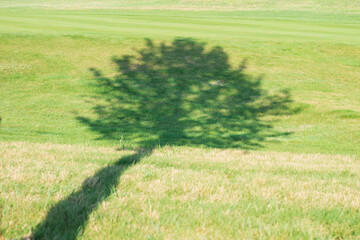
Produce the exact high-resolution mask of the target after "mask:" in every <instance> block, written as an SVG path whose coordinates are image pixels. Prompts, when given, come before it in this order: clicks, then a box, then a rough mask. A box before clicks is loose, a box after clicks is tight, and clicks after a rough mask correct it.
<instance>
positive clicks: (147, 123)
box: [77, 39, 292, 149]
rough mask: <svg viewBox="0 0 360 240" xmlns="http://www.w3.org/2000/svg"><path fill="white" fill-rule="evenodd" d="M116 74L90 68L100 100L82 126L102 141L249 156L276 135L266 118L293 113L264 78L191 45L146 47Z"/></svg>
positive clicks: (120, 61)
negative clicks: (247, 153) (233, 151)
mask: <svg viewBox="0 0 360 240" xmlns="http://www.w3.org/2000/svg"><path fill="white" fill-rule="evenodd" d="M113 62H114V63H115V64H116V66H117V69H118V74H117V75H116V76H115V77H112V78H110V77H106V76H104V75H103V74H102V73H101V71H100V70H98V69H95V68H92V69H91V71H93V73H94V75H95V77H96V80H97V83H96V87H97V89H98V91H99V96H100V97H99V96H98V98H97V99H96V100H95V103H94V104H95V105H94V109H93V110H94V112H95V113H96V115H97V117H95V118H94V117H93V118H91V117H84V116H78V117H77V118H78V120H80V121H81V122H82V123H84V124H86V125H88V126H89V127H90V128H91V129H92V130H93V131H95V132H98V133H100V134H101V138H102V139H116V140H124V142H129V143H132V144H136V145H138V146H151V147H152V146H159V145H177V146H179V145H182V146H184V145H185V146H205V147H217V148H243V149H249V148H250V149H251V148H257V147H260V146H261V142H263V141H265V140H266V138H267V137H269V136H280V135H286V134H288V133H284V132H278V131H274V129H273V127H272V124H271V122H270V121H265V120H264V117H265V116H276V115H281V114H290V113H291V112H292V110H291V109H290V107H289V106H290V103H291V98H290V94H289V91H287V90H281V91H278V92H275V93H272V94H270V93H268V92H267V91H265V90H264V89H262V86H261V81H262V79H261V77H258V78H254V77H252V76H250V75H248V74H246V73H244V69H245V68H246V61H243V62H242V63H241V64H240V66H239V67H238V68H232V67H231V65H230V63H229V59H228V55H227V54H226V52H225V51H224V50H223V49H222V48H221V47H219V46H216V47H213V48H206V44H205V43H202V42H197V41H195V40H192V39H175V40H174V41H173V42H172V43H170V44H166V43H164V42H163V43H160V44H156V43H154V42H153V41H151V40H149V39H148V40H146V46H145V47H144V48H142V49H140V50H138V51H137V55H125V56H122V57H120V58H114V59H113Z"/></svg>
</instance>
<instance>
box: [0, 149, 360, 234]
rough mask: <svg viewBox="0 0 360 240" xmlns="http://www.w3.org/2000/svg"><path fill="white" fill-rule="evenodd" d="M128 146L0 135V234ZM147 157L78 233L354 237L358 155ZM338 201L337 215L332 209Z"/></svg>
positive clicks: (18, 227) (21, 228) (26, 222)
mask: <svg viewBox="0 0 360 240" xmlns="http://www.w3.org/2000/svg"><path fill="white" fill-rule="evenodd" d="M131 154H134V151H131V150H117V149H116V148H112V147H92V146H84V145H61V144H50V143H45V144H40V143H26V142H1V143H0V156H1V162H0V164H1V167H0V183H1V189H2V191H1V192H0V199H1V201H2V203H3V209H2V213H3V215H2V221H1V231H2V234H4V236H6V237H8V238H14V237H19V236H25V235H30V234H31V231H34V229H35V226H36V225H37V224H38V223H41V222H43V221H44V219H45V218H46V217H48V216H47V213H48V211H49V209H50V208H51V207H56V206H57V204H59V201H61V200H63V202H66V201H67V200H66V198H67V197H68V196H69V195H70V194H71V193H74V191H78V193H79V192H80V194H83V192H82V191H84V190H81V185H83V183H84V182H86V185H88V186H93V187H96V186H97V184H99V183H100V184H101V181H102V180H101V175H96V173H97V172H99V171H101V170H102V169H104V168H105V167H106V166H110V165H111V164H113V163H114V162H116V161H118V160H119V159H122V158H123V157H124V156H127V155H131ZM143 157H144V158H143V159H142V160H141V161H140V162H139V163H137V164H133V165H130V166H129V168H128V169H127V170H126V171H125V172H124V173H122V174H121V176H120V177H119V179H120V182H119V183H118V184H117V185H115V186H113V188H114V189H113V190H112V193H111V194H110V195H109V196H108V197H106V198H105V199H104V200H103V201H101V202H99V203H97V204H98V205H97V206H96V208H95V209H94V211H92V212H90V213H89V219H88V221H87V222H86V223H85V229H84V232H83V234H82V235H81V237H80V238H81V239H99V237H100V238H107V239H116V238H118V237H119V236H122V237H124V238H128V237H129V238H139V239H144V238H146V237H149V236H150V237H154V238H162V239H172V238H176V237H180V238H184V239H192V238H196V239H201V238H203V237H206V238H213V239H214V238H219V237H220V236H229V237H230V238H239V237H240V238H248V237H250V238H258V237H262V236H263V237H264V236H272V237H274V238H281V236H284V237H286V236H288V237H289V236H292V234H294V233H295V232H297V234H299V235H298V236H300V237H316V236H317V237H320V238H325V237H330V238H333V237H336V236H340V237H345V238H346V237H352V238H354V239H357V238H358V235H356V234H358V230H356V229H355V228H357V227H358V224H357V225H356V221H357V220H360V215H359V209H360V202H359V199H360V190H359V189H360V179H359V176H360V164H359V163H360V160H359V159H358V158H357V157H351V156H344V155H325V154H293V153H277V152H256V151H241V150H219V149H195V148H185V147H164V148H159V149H155V150H154V151H153V152H152V154H150V155H149V156H145V155H144V156H143ZM109 171H110V170H109ZM111 171H113V170H111ZM99 178H100V179H99ZM85 180H86V181H85ZM78 196H82V197H81V199H79V201H84V200H86V196H85V195H78ZM336 209H338V210H336ZM335 210H336V211H339V213H338V214H339V216H340V217H341V218H344V216H345V220H344V221H343V222H342V221H341V218H339V219H338V218H336V216H335V217H334V216H331V214H330V213H332V212H333V211H335ZM259 211H260V212H259ZM324 212H325V213H324ZM214 214H215V215H214ZM327 214H330V215H327ZM190 216H191V217H190ZM174 219H175V220H174ZM290 219H291V220H290ZM186 221H188V222H186ZM287 221H291V222H292V223H291V226H290V225H288V223H287ZM259 222H262V223H263V226H258V225H257V224H259ZM227 224H229V225H227ZM255 226H258V227H255ZM31 229H32V230H31ZM70 230H71V229H70ZM265 232H267V234H268V235H266V234H265ZM109 233H110V234H109ZM264 234H265V235H264ZM354 234H355V235H354ZM220 238H221V237H220Z"/></svg>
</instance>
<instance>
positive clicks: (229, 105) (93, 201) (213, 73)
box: [31, 39, 296, 239]
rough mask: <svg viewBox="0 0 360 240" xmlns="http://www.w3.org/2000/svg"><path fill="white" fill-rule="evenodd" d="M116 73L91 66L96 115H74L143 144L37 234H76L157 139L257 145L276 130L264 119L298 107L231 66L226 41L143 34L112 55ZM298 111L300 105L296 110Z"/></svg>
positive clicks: (107, 133) (54, 212)
mask: <svg viewBox="0 0 360 240" xmlns="http://www.w3.org/2000/svg"><path fill="white" fill-rule="evenodd" d="M113 61H114V63H115V64H116V66H117V69H118V74H117V75H116V76H115V77H106V76H104V75H103V74H102V73H101V71H100V70H98V69H95V68H92V69H91V71H92V72H93V73H94V75H95V79H96V88H97V90H98V95H97V96H95V98H94V108H93V110H94V113H95V117H85V116H78V117H77V119H78V120H79V121H80V122H82V123H84V124H86V125H88V126H89V127H90V128H91V129H92V130H93V131H95V132H97V133H99V134H100V135H101V138H102V139H111V140H122V141H123V142H126V143H132V144H135V145H137V146H139V147H141V149H148V150H146V151H145V150H140V151H138V152H137V153H135V154H134V155H131V156H127V157H124V158H121V159H120V160H119V161H118V162H117V163H115V164H113V165H110V166H108V167H105V168H104V169H101V170H100V171H99V172H97V173H96V174H95V175H94V176H92V177H90V178H88V179H86V180H85V181H84V183H83V185H82V188H81V189H80V190H78V191H77V192H74V193H72V194H71V195H70V196H68V197H67V198H66V199H64V200H62V201H60V202H59V203H57V204H56V205H55V206H54V207H52V208H51V209H50V211H49V212H48V214H47V216H46V218H45V220H44V221H43V222H41V223H40V224H39V225H38V226H37V227H36V228H35V230H34V231H33V234H32V236H31V238H32V239H76V237H77V236H78V235H79V234H80V233H81V231H82V230H83V229H84V227H85V225H86V222H87V220H88V218H89V215H90V213H91V212H92V211H94V209H95V208H96V207H97V206H98V205H99V204H100V203H101V202H102V201H104V200H105V199H106V198H107V197H109V196H110V195H111V193H112V191H113V190H115V189H116V186H117V185H118V181H119V177H120V175H121V174H122V173H123V172H124V171H125V170H126V169H127V168H128V167H129V166H130V165H131V164H135V163H137V162H139V161H140V160H141V159H142V158H143V157H144V156H147V155H149V154H151V152H152V149H153V148H154V147H155V146H159V145H176V146H205V147H217V148H242V149H253V148H259V147H261V146H262V144H261V143H262V142H264V141H266V139H267V137H270V136H282V135H287V134H288V133H284V132H279V131H275V130H274V129H273V126H272V122H271V121H266V120H265V119H264V117H269V116H277V115H283V114H291V113H294V110H293V109H291V107H290V104H291V102H292V101H291V98H290V94H289V92H288V91H286V90H282V91H279V92H275V93H272V94H270V93H268V92H267V91H265V90H264V89H262V87H261V81H262V80H261V77H258V78H254V77H252V76H250V75H248V74H246V73H244V69H245V68H246V62H245V61H243V62H242V63H241V64H240V66H239V67H238V68H232V67H231V65H230V63H229V59H228V55H227V54H226V53H225V51H224V50H223V49H222V48H221V47H218V46H217V47H213V48H207V47H206V44H205V43H202V42H197V41H195V40H192V39H175V40H174V41H173V42H171V43H170V44H166V43H164V42H163V43H160V44H156V43H154V42H153V41H151V40H146V46H145V47H144V48H143V49H140V50H138V51H137V55H125V56H122V57H120V58H114V59H113ZM295 111H296V110H295Z"/></svg>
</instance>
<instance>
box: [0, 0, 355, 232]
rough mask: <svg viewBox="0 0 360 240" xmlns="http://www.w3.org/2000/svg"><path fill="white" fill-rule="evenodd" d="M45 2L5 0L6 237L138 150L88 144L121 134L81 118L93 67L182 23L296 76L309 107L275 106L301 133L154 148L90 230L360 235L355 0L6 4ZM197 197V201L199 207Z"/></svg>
mask: <svg viewBox="0 0 360 240" xmlns="http://www.w3.org/2000/svg"><path fill="white" fill-rule="evenodd" d="M41 3H42V2H41V1H31V2H30V3H29V2H28V1H26V2H25V1H15V2H14V1H11V2H10V1H8V2H6V1H2V2H1V5H0V7H3V9H0V49H1V52H0V71H1V74H0V82H1V85H0V99H1V104H0V116H1V117H2V119H3V120H2V122H1V127H0V140H2V142H3V143H2V146H1V150H2V152H1V154H0V157H1V168H0V169H1V171H2V172H1V174H0V176H1V181H0V190H1V191H0V192H1V195H0V199H1V200H0V201H2V203H3V204H1V202H0V206H1V205H2V210H1V213H2V218H1V217H0V219H1V227H0V230H1V233H2V234H4V236H5V237H7V238H10V237H17V236H23V235H26V234H28V233H29V228H30V227H33V228H34V227H35V226H36V224H37V223H39V222H41V218H42V217H43V216H45V214H46V212H47V210H49V208H50V206H51V205H55V206H56V203H57V202H58V201H59V200H60V199H62V198H66V197H67V196H68V195H69V194H70V193H71V192H72V191H73V190H74V189H79V188H80V186H81V183H82V182H83V181H84V180H85V178H87V177H91V176H92V175H93V174H94V173H95V172H96V171H98V170H101V169H102V168H103V167H105V166H107V164H109V162H114V161H115V160H117V159H118V158H119V157H121V156H123V155H124V154H130V152H127V151H124V152H123V151H120V152H116V151H115V150H114V149H113V148H109V147H105V148H98V147H91V146H93V145H105V146H119V141H105V140H102V141H100V140H97V137H98V136H97V135H96V134H95V133H93V132H91V131H90V130H89V129H88V128H87V127H86V126H84V125H81V124H80V123H79V122H77V121H76V119H75V117H76V116H77V114H90V113H91V110H90V109H91V104H90V103H89V102H87V99H88V98H89V97H90V96H92V95H94V94H95V93H94V88H93V87H92V86H91V84H90V83H91V81H90V80H89V79H91V78H92V76H91V74H90V73H89V71H88V70H87V69H88V68H89V67H97V68H100V69H102V70H104V72H105V73H107V74H111V73H113V69H112V67H113V66H112V65H111V64H110V59H111V57H112V56H113V55H121V54H124V53H131V52H132V51H133V48H138V47H139V46H141V45H142V44H143V39H144V38H145V37H150V38H152V39H155V40H171V39H173V38H174V37H177V36H183V37H193V38H196V39H199V40H201V41H205V42H208V43H209V45H220V46H222V47H224V48H225V50H226V51H228V52H229V53H230V57H231V62H232V63H233V64H234V65H237V64H238V63H239V62H240V61H241V59H242V58H244V57H246V58H247V59H248V60H249V61H248V64H249V65H248V69H247V72H248V73H250V74H252V75H260V74H264V87H266V88H267V89H270V90H276V89H280V88H283V87H286V88H289V89H290V90H291V93H292V96H293V98H294V100H295V101H296V103H297V105H299V106H302V108H303V111H302V112H301V113H299V114H297V115H294V116H291V117H283V118H281V119H277V120H276V122H274V125H275V127H276V128H277V129H279V130H283V131H291V132H293V134H292V135H290V136H289V137H286V138H279V139H269V141H267V142H265V143H264V148H262V150H264V151H266V152H264V153H259V152H251V153H250V155H244V153H243V152H240V151H232V150H224V151H218V150H206V149H187V148H164V149H160V150H156V152H155V153H153V154H152V155H151V156H150V157H146V158H144V160H143V161H142V162H140V163H139V164H138V165H135V166H133V167H132V168H131V169H129V170H128V171H127V172H125V173H124V175H123V176H122V177H121V178H120V179H121V182H120V184H119V185H118V186H117V187H116V186H114V187H115V190H112V191H115V192H116V193H117V194H113V195H111V196H110V198H109V200H108V201H106V202H104V203H102V204H101V205H99V207H98V209H97V210H96V211H94V213H93V214H91V215H90V219H89V222H88V223H85V226H86V230H85V233H84V235H83V238H84V239H88V238H91V236H102V237H103V238H111V237H113V238H116V236H117V237H118V236H123V237H134V236H135V235H133V234H135V231H134V229H136V230H139V231H138V232H137V233H138V234H140V235H136V236H138V237H140V238H144V237H145V236H147V235H148V234H150V235H152V236H154V237H155V238H166V237H170V238H171V237H175V236H178V235H180V236H183V237H188V238H190V237H192V236H193V235H192V234H193V233H194V232H195V231H196V232H199V235H198V236H197V237H198V238H201V237H203V236H205V237H210V238H216V237H219V236H221V235H224V234H226V235H228V236H232V237H234V238H235V237H236V238H241V237H253V238H259V237H264V238H268V237H277V238H280V237H293V238H295V237H297V238H303V237H305V238H307V237H314V236H318V237H320V238H322V237H323V238H325V237H336V236H339V237H342V238H347V237H350V236H353V237H354V238H356V236H359V232H357V231H358V230H357V229H359V226H358V225H356V224H357V223H358V222H359V221H358V220H359V212H358V209H359V206H358V202H356V199H359V192H358V190H356V189H359V186H358V182H359V169H358V167H357V166H358V162H359V159H358V156H359V155H360V145H359V144H358V141H359V139H360V131H359V130H360V121H359V120H360V95H359V94H358V92H359V87H360V83H359V79H360V71H359V70H360V58H359V56H360V41H359V39H360V31H359V28H358V27H357V26H358V25H359V23H360V17H359V15H358V14H357V13H358V10H357V9H358V5H356V4H357V1H348V2H347V3H346V4H345V3H344V2H343V1H342V2H341V4H340V3H339V1H334V2H331V1H321V2H320V3H319V2H318V3H317V4H315V5H311V7H309V6H310V5H307V4H308V3H309V4H310V2H308V1H307V2H306V4H303V5H302V7H297V9H300V10H309V12H295V11H286V12H272V11H266V12H252V11H250V12H226V13H223V12H218V11H212V12H209V11H202V12H192V11H165V10H151V11H144V10H131V11H129V10H126V11H124V10H95V9H94V10H85V11H84V10H81V11H80V10H59V9H57V10H55V9H24V8H13V9H8V8H6V7H13V6H16V7H26V6H30V5H31V6H33V7H39V6H40V5H41ZM84 3H86V4H84ZM47 4H48V5H51V6H52V7H54V8H79V7H80V8H81V7H84V6H85V5H86V7H89V6H90V7H92V6H94V7H111V8H114V7H126V8H134V7H143V8H146V7H148V6H156V7H155V8H159V9H161V8H173V9H174V8H179V6H180V8H184V6H186V7H187V8H192V9H195V10H196V9H198V8H197V6H205V8H207V9H211V8H214V6H215V9H221V8H222V7H224V6H229V4H232V5H231V6H234V5H237V6H236V7H237V8H245V7H244V6H246V8H247V10H273V9H278V8H275V7H274V6H276V5H271V4H267V3H266V2H265V1H264V2H262V1H259V2H258V5H254V4H252V5H250V4H249V1H248V2H247V3H246V2H245V1H243V2H241V6H240V2H237V3H236V2H235V1H234V2H231V3H230V2H224V1H222V2H220V1H219V2H218V3H216V4H209V3H208V2H203V1H198V2H194V1H192V3H189V2H185V1H182V2H180V1H172V2H169V1H167V2H164V1H163V2H161V1H158V2H157V3H154V2H148V3H145V2H139V1H137V4H136V5H134V4H133V3H130V2H127V3H125V2H115V1H106V2H105V3H101V4H100V5H101V6H98V5H96V4H99V2H96V3H95V2H90V1H86V2H85V1H84V2H81V1H78V2H77V4H79V5H77V6H74V4H73V2H71V3H70V1H69V2H66V1H65V2H64V1H62V2H61V4H60V3H59V2H57V1H47ZM242 4H244V5H242ZM287 4H288V5H284V4H283V5H282V6H283V9H288V10H294V9H295V5H294V4H295V1H294V2H291V1H287ZM69 5H71V6H69ZM298 6H299V4H298ZM329 6H330V7H329ZM203 9H204V8H203ZM312 12H315V13H312ZM318 12H322V13H321V14H320V13H318ZM330 12H337V13H330ZM344 13H347V14H344ZM349 13H352V14H349ZM9 141H11V142H14V141H26V142H43V143H44V144H35V145H33V144H31V143H16V142H14V143H11V142H9ZM7 142H9V143H7ZM45 142H52V143H64V144H76V145H52V144H47V143H45ZM78 144H80V145H78ZM83 144H86V145H90V146H87V147H85V146H84V145H83ZM122 144H125V145H131V143H130V142H125V143H122ZM268 151H277V152H296V153H303V152H308V153H311V152H312V153H327V154H336V153H337V154H346V155H353V156H352V157H347V156H330V155H318V154H310V155H304V154H284V153H275V152H268ZM180 152H181V154H180ZM200 158H201V159H200ZM199 159H200V160H199ZM84 166H85V167H84ZM84 168H85V170H84V172H82V170H83V169H84ZM64 169H67V170H66V171H65V170H64ZM69 169H71V171H70V170H69ZM227 169H228V170H227ZM339 169H340V170H341V171H340V170H339ZM230 170H231V171H230ZM184 176H186V177H184ZM195 179H196V180H195ZM194 182H198V184H194ZM209 182H211V183H212V184H213V185H210V184H208V183H209ZM170 183H171V184H170ZM145 186H146V188H145ZM149 186H152V187H149ZM220 186H222V187H220ZM239 186H240V187H239ZM80 193H82V192H81V191H80ZM85 196H86V195H85ZM29 201H31V204H29ZM21 209H24V210H21ZM194 209H195V210H194ZM20 210H21V211H20ZM197 210H198V211H199V214H198V215H193V216H192V218H190V217H189V215H191V214H192V213H193V212H194V211H195V212H197ZM139 216H141V217H139ZM215 216H216V217H215ZM238 216H244V217H243V218H239V217H238ZM189 219H191V221H192V222H191V223H190V222H187V221H188V220H189ZM229 219H230V220H231V221H230V222H231V223H230V224H229ZM291 221H292V222H291ZM289 222H291V224H289ZM119 223H121V224H122V225H121V226H122V227H120V228H119V227H118V224H119ZM86 224H87V225H86ZM218 226H221V227H218ZM105 229H106V230H105ZM235 229H240V230H239V231H236V230H235ZM99 231H100V232H99ZM103 234H107V235H103ZM0 236H1V235H0ZM0 238H1V237H0Z"/></svg>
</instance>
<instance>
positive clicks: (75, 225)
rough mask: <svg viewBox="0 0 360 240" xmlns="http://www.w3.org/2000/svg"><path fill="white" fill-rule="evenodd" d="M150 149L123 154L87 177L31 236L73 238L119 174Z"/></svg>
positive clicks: (51, 210) (106, 194)
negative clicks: (115, 160) (112, 162)
mask: <svg viewBox="0 0 360 240" xmlns="http://www.w3.org/2000/svg"><path fill="white" fill-rule="evenodd" d="M151 152H152V149H139V150H137V152H136V153H134V154H132V155H128V156H125V157H122V158H121V159H119V160H118V161H117V162H115V163H114V164H112V165H109V166H107V167H105V168H103V169H101V170H100V171H98V172H97V173H96V174H95V175H93V176H91V177H89V178H87V179H86V180H85V181H84V182H83V184H82V187H81V189H80V190H78V191H76V192H74V193H72V194H70V195H69V196H68V197H67V198H66V199H64V200H61V201H60V202H58V203H57V204H56V205H55V206H53V207H52V208H51V209H50V210H49V212H48V213H47V215H46V218H45V219H44V220H43V221H42V222H41V223H40V224H39V225H37V226H36V228H35V230H33V232H32V235H31V237H30V238H31V239H67V240H74V239H76V238H77V236H78V235H79V234H81V233H82V231H83V230H84V228H85V225H86V222H87V221H88V219H89V215H90V214H91V213H92V212H93V211H94V210H95V209H96V208H97V206H98V205H99V204H100V203H101V202H102V201H105V200H106V199H107V198H108V197H109V196H110V195H111V194H112V193H113V192H114V191H116V187H117V185H118V184H119V178H120V176H121V175H122V174H123V173H124V171H125V170H126V169H127V168H129V167H130V166H131V165H133V164H136V163H138V162H139V161H141V159H142V158H144V157H146V156H148V155H150V154H151Z"/></svg>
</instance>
